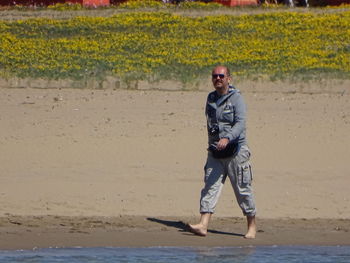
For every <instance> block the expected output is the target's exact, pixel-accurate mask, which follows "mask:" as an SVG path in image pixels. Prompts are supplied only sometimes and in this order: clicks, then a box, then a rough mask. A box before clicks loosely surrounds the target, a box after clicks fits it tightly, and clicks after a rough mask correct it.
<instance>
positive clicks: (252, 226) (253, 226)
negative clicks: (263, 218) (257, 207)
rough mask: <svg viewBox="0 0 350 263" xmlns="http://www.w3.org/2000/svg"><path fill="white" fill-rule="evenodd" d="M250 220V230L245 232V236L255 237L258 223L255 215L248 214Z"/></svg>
mask: <svg viewBox="0 0 350 263" xmlns="http://www.w3.org/2000/svg"><path fill="white" fill-rule="evenodd" d="M247 222H248V232H247V234H245V236H244V238H248V239H253V238H255V235H256V223H255V216H247Z"/></svg>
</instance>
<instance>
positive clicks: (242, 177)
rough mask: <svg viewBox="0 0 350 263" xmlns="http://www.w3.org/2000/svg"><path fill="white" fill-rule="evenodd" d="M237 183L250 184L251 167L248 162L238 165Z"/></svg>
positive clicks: (251, 177)
mask: <svg viewBox="0 0 350 263" xmlns="http://www.w3.org/2000/svg"><path fill="white" fill-rule="evenodd" d="M237 175H238V183H239V185H240V186H246V185H251V183H252V180H253V174H252V168H251V165H250V163H249V162H245V163H242V164H240V165H238V173H237Z"/></svg>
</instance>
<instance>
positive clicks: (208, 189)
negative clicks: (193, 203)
mask: <svg viewBox="0 0 350 263" xmlns="http://www.w3.org/2000/svg"><path fill="white" fill-rule="evenodd" d="M249 158H250V151H249V148H248V146H247V145H243V146H241V148H240V150H239V152H238V153H237V154H236V155H235V156H233V157H230V158H225V159H216V158H214V157H213V156H212V154H211V153H210V152H208V158H207V162H206V164H205V167H204V171H205V175H204V182H205V186H204V188H203V189H202V192H201V199H200V212H201V213H214V211H215V207H216V204H217V202H218V200H219V196H220V194H221V190H222V187H223V185H224V183H225V180H226V177H229V179H230V181H231V185H232V188H233V191H234V192H235V195H236V199H237V202H238V204H239V206H240V207H241V209H242V212H243V214H244V215H246V216H254V215H255V213H256V209H255V202H254V195H253V188H252V185H251V183H252V180H253V177H252V170H251V165H250V162H249Z"/></svg>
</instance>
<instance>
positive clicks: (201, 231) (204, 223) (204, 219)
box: [188, 213, 211, 237]
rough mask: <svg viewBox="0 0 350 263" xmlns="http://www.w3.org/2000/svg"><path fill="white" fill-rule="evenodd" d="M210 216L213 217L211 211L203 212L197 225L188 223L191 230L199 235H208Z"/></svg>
mask: <svg viewBox="0 0 350 263" xmlns="http://www.w3.org/2000/svg"><path fill="white" fill-rule="evenodd" d="M210 218H211V213H202V214H201V219H200V221H199V223H198V224H196V225H191V224H188V226H189V228H190V230H191V232H192V233H193V234H196V235H198V236H202V237H205V236H206V235H207V231H208V225H209V221H210Z"/></svg>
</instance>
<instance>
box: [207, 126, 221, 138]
mask: <svg viewBox="0 0 350 263" xmlns="http://www.w3.org/2000/svg"><path fill="white" fill-rule="evenodd" d="M208 133H209V135H211V136H213V135H217V134H219V126H218V125H217V124H215V125H213V126H211V127H209V128H208Z"/></svg>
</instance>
